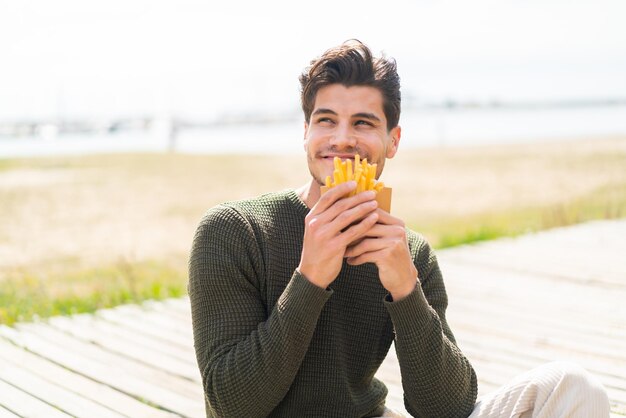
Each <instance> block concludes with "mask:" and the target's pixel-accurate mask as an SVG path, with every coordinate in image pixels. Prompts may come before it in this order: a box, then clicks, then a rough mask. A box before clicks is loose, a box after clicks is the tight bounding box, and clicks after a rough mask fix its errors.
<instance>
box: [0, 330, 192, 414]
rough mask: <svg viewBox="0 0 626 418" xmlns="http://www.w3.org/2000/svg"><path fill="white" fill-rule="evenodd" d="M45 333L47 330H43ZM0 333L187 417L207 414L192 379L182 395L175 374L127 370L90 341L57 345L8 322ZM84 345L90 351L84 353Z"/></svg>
mask: <svg viewBox="0 0 626 418" xmlns="http://www.w3.org/2000/svg"><path fill="white" fill-rule="evenodd" d="M42 330H43V328H42V329H41V330H39V329H38V332H39V331H42ZM42 333H44V332H43V331H42ZM0 335H1V336H3V337H5V338H7V339H9V340H10V341H11V342H13V343H14V344H16V345H19V346H21V347H23V348H26V349H28V350H29V351H31V352H34V353H37V354H38V355H41V356H44V357H46V358H48V359H50V360H51V361H53V362H55V363H57V364H59V365H62V366H63V367H66V368H69V369H71V370H73V371H75V372H77V373H81V374H83V375H85V376H87V377H89V378H91V379H93V380H96V381H98V382H101V383H103V384H106V385H109V386H112V387H114V388H116V389H117V390H119V391H122V392H124V393H127V394H129V395H131V396H133V397H135V398H137V399H142V400H146V401H147V402H149V403H151V404H153V405H157V406H159V407H161V408H163V409H165V410H168V411H171V412H175V413H177V414H179V415H182V416H184V417H197V416H202V415H203V414H204V400H203V396H200V397H199V398H198V396H197V395H196V393H198V391H200V393H201V391H202V390H201V388H198V387H197V385H196V384H192V382H189V385H190V386H189V389H190V390H189V392H187V393H186V394H185V395H182V394H180V393H178V392H179V391H180V388H179V390H173V389H175V388H176V386H174V387H172V385H171V380H175V377H169V376H167V375H166V374H164V373H152V372H151V371H149V372H148V373H147V374H145V375H142V376H137V375H136V374H134V373H131V372H129V370H127V368H126V367H127V366H128V365H125V366H124V367H122V366H121V365H120V363H124V361H123V359H122V358H116V357H111V356H106V355H104V356H101V357H100V358H97V357H98V356H97V355H95V356H94V353H93V350H92V349H91V348H90V347H87V346H86V345H83V346H81V348H80V349H77V348H78V347H77V346H76V344H73V343H71V342H70V341H69V340H67V341H65V342H66V343H67V345H64V344H59V345H57V344H58V343H59V341H57V342H56V343H52V342H49V341H47V340H45V339H43V338H42V337H41V336H38V335H37V334H35V333H32V332H28V331H19V332H18V331H16V330H13V329H11V328H8V327H6V326H0ZM83 349H84V350H85V351H88V352H89V353H84V352H83V351H82V350H83ZM92 356H93V357H96V358H93V357H92ZM158 379H161V380H158ZM162 385H163V386H162ZM164 386H168V387H164Z"/></svg>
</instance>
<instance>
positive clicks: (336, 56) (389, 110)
mask: <svg viewBox="0 0 626 418" xmlns="http://www.w3.org/2000/svg"><path fill="white" fill-rule="evenodd" d="M331 84H342V85H344V86H346V87H351V86H370V87H375V88H377V89H378V90H380V92H381V93H382V95H383V112H385V118H387V130H388V131H389V130H391V129H392V128H395V127H396V126H398V122H399V120H400V77H399V76H398V72H397V67H396V61H395V60H394V59H393V58H386V57H385V56H381V57H379V58H375V57H373V56H372V53H371V51H370V49H369V48H368V47H367V46H365V45H364V44H363V43H362V42H360V41H358V40H356V39H351V40H349V41H346V42H344V43H343V44H341V45H339V46H337V47H335V48H331V49H329V50H328V51H326V52H324V54H323V55H322V56H321V57H319V58H316V59H314V60H313V61H311V65H310V66H308V67H307V68H306V69H305V70H304V72H303V73H302V74H301V75H300V85H301V87H302V90H301V92H300V99H301V101H302V110H303V111H304V118H305V120H306V122H309V121H310V118H311V113H312V112H313V106H314V105H315V97H316V96H317V92H318V91H319V89H321V88H322V87H326V86H328V85H331Z"/></svg>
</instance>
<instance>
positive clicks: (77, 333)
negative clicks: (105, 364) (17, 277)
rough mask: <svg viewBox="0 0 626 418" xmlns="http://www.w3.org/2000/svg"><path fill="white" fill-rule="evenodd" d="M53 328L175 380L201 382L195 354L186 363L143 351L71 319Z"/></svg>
mask: <svg viewBox="0 0 626 418" xmlns="http://www.w3.org/2000/svg"><path fill="white" fill-rule="evenodd" d="M50 325H51V326H53V327H54V328H56V329H58V330H59V331H62V332H65V333H67V334H69V335H71V336H72V337H74V338H76V339H78V340H80V341H83V342H86V343H92V344H95V345H98V346H100V347H102V348H104V349H106V350H108V351H110V352H112V353H117V354H120V355H122V356H125V357H128V358H129V359H131V360H134V361H137V362H139V363H143V364H146V365H148V366H151V367H153V368H155V369H160V370H163V371H164V372H166V373H169V374H171V375H173V376H180V377H183V378H185V379H188V380H194V381H196V382H200V373H199V371H198V367H197V365H196V361H195V356H194V355H193V352H190V353H189V354H190V355H189V357H188V358H187V360H186V361H183V360H180V359H178V358H175V357H171V356H169V355H167V354H163V353H160V352H158V351H156V350H154V349H153V348H152V347H142V346H138V345H136V344H135V343H134V342H132V341H131V342H129V341H126V340H124V339H121V338H115V337H113V336H111V335H110V334H107V333H104V332H102V329H101V328H97V326H93V325H94V324H90V325H89V326H84V325H81V324H79V323H78V321H75V320H71V319H68V318H55V319H53V320H51V321H50Z"/></svg>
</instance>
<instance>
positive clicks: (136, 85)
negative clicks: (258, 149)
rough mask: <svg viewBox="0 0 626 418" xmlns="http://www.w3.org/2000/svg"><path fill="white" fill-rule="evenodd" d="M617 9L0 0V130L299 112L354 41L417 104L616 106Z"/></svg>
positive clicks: (615, 3)
mask: <svg viewBox="0 0 626 418" xmlns="http://www.w3.org/2000/svg"><path fill="white" fill-rule="evenodd" d="M625 16H626V2H625V1H623V0H578V1H577V0H474V1H471V2H470V1H466V0H458V1H452V0H449V1H446V0H438V1H435V0H411V1H409V0H406V1H400V0H388V1H384V2H381V1H378V2H375V1H369V0H360V1H353V0H347V1H343V2H339V1H336V0H333V1H329V0H320V1H316V2H309V3H301V2H294V1H271V0H268V1H264V2H259V1H255V0H239V1H236V0H231V1H219V2H212V1H206V0H202V1H200V0H197V1H196V0H193V1H192V0H149V1H147V0H146V1H144V0H107V1H104V0H101V1H86V0H55V1H49V0H23V1H19V2H18V1H12V0H0V51H2V52H1V53H0V122H2V121H13V120H23V119H42V118H43V119H45V118H48V119H54V118H58V117H65V118H81V117H82V118H114V117H126V116H130V117H133V116H141V115H164V114H166V115H176V116H180V117H187V118H198V119H202V118H214V117H216V116H219V115H223V114H228V113H242V112H243V113H245V112H255V111H259V110H261V111H272V112H276V113H282V112H289V111H294V110H297V109H298V100H299V84H298V75H299V74H300V73H301V71H302V70H303V69H304V67H305V66H306V65H307V64H308V63H309V61H310V60H311V59H312V58H314V57H316V56H318V55H320V54H321V53H322V52H323V51H324V50H326V49H328V48H329V47H332V46H335V45H338V44H340V43H341V42H343V41H344V40H346V39H350V38H357V39H360V40H361V41H363V42H364V43H366V44H367V45H369V46H370V47H371V48H372V50H373V51H374V53H375V54H380V53H384V54H385V55H387V56H391V57H394V58H395V59H396V60H397V62H398V71H399V73H400V77H401V80H402V91H403V94H404V97H411V98H414V99H415V100H418V101H421V102H432V101H443V100H447V99H454V100H472V101H491V100H506V101H521V100H568V99H600V98H626V76H625V75H626V25H624V23H623V22H624V17H625Z"/></svg>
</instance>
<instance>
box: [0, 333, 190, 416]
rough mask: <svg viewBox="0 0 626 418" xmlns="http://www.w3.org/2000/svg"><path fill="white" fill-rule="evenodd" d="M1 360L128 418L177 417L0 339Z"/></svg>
mask: <svg viewBox="0 0 626 418" xmlns="http://www.w3.org/2000/svg"><path fill="white" fill-rule="evenodd" d="M0 359H3V360H5V361H7V362H12V363H13V364H14V365H18V366H20V367H21V368H23V369H24V370H27V371H29V372H31V373H33V374H36V375H37V376H39V377H41V378H44V379H48V380H50V381H52V382H53V383H54V384H55V385H57V386H59V387H61V388H64V389H66V390H70V391H73V392H75V393H77V394H79V395H80V396H82V397H84V398H85V399H90V400H92V401H94V402H97V403H99V404H101V405H106V406H107V407H108V408H110V409H112V410H114V411H116V412H118V413H120V414H122V415H124V416H127V417H129V418H172V417H173V416H174V415H173V414H171V413H168V412H165V411H161V410H157V409H155V408H153V407H151V406H149V405H146V404H144V403H143V402H141V401H139V400H137V399H135V398H133V397H131V396H128V395H126V394H125V393H122V392H119V391H117V390H115V389H113V388H112V387H110V386H107V385H105V384H102V383H100V382H97V381H94V380H92V379H89V378H87V377H85V376H83V375H81V374H78V373H75V372H73V371H71V370H68V369H67V368H64V367H61V366H59V365H57V364H56V363H53V362H51V361H49V360H47V359H45V358H43V357H40V356H38V355H36V354H33V353H30V352H28V351H25V350H23V349H20V348H18V347H17V346H14V345H13V344H11V343H9V342H7V341H6V340H4V339H0ZM176 416H178V415H176Z"/></svg>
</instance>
